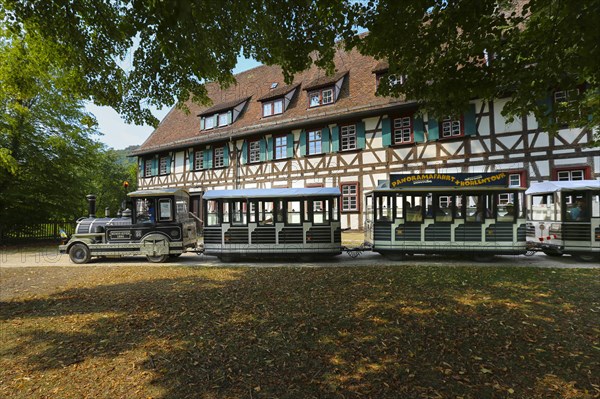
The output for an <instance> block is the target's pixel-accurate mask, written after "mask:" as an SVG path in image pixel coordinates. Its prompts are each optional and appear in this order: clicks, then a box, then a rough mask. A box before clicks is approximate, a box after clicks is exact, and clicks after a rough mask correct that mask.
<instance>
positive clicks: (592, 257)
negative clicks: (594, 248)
mask: <svg viewBox="0 0 600 399" xmlns="http://www.w3.org/2000/svg"><path fill="white" fill-rule="evenodd" d="M573 257H574V258H575V259H577V260H578V261H580V262H594V261H597V260H600V256H599V255H596V254H577V255H573Z"/></svg>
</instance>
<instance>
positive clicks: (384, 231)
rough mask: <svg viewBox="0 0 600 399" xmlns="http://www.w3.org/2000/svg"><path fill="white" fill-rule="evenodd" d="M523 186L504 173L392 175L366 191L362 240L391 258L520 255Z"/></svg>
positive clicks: (522, 250)
mask: <svg viewBox="0 0 600 399" xmlns="http://www.w3.org/2000/svg"><path fill="white" fill-rule="evenodd" d="M524 191H525V189H524V188H520V187H508V181H507V176H506V175H505V174H504V173H477V174H469V173H461V174H454V175H449V174H437V173H436V174H415V175H391V176H390V187H388V188H378V189H375V190H373V191H372V192H370V193H367V194H366V198H365V203H366V206H367V221H366V228H365V241H366V242H367V244H370V246H371V247H372V249H373V251H375V252H378V253H380V254H382V255H384V256H389V257H393V258H402V257H404V256H405V255H412V254H470V255H473V256H475V257H476V258H480V259H482V260H483V259H489V258H491V257H492V256H493V255H520V254H524V253H525V252H526V240H525V229H526V220H525V212H524Z"/></svg>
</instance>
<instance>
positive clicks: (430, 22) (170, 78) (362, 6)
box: [0, 0, 600, 131]
mask: <svg viewBox="0 0 600 399" xmlns="http://www.w3.org/2000/svg"><path fill="white" fill-rule="evenodd" d="M0 4H2V5H3V7H4V9H5V15H4V20H5V21H6V22H7V23H9V24H10V26H11V27H12V28H13V29H15V30H24V31H25V32H28V33H35V34H39V35H41V37H43V39H44V40H45V41H47V42H49V43H52V44H53V45H54V46H55V48H57V49H58V51H59V52H60V54H61V56H62V57H61V58H63V59H64V60H65V63H66V65H69V66H70V67H71V68H72V69H73V70H76V71H77V72H78V74H77V75H76V76H75V77H76V79H75V78H74V80H73V83H77V84H78V86H77V87H78V90H79V92H80V93H81V94H82V95H83V96H86V97H90V98H93V99H94V101H95V102H96V103H98V104H100V105H109V106H112V107H113V108H115V109H116V110H117V111H118V112H121V113H123V114H124V115H125V116H126V117H127V118H128V120H130V121H135V122H141V121H146V122H150V123H156V122H157V121H156V120H155V119H154V118H153V117H152V115H151V114H150V113H149V112H148V110H147V109H145V108H144V106H141V105H140V104H145V105H155V106H162V105H167V106H171V105H172V104H174V103H178V104H179V105H180V106H182V104H183V102H184V101H186V100H188V99H190V98H191V99H192V100H193V101H196V102H203V103H206V102H208V101H209V100H208V98H207V96H206V90H205V88H204V86H203V82H205V81H208V80H210V81H217V82H219V83H221V84H222V85H228V84H231V83H232V82H233V81H234V77H233V75H232V69H233V67H234V65H235V62H236V58H237V56H238V54H240V53H242V54H244V55H245V56H246V57H253V58H255V59H256V60H258V61H260V62H263V63H266V64H278V65H281V67H282V69H283V71H284V75H285V76H286V78H287V79H288V81H289V80H290V79H291V78H292V76H293V74H294V73H297V72H299V71H302V70H304V69H306V68H307V67H308V66H310V65H311V64H312V63H313V62H314V63H316V64H317V65H319V66H321V67H323V68H324V69H325V70H327V71H328V72H332V71H333V68H334V66H333V63H332V59H333V54H334V49H335V46H336V45H340V43H343V45H344V46H346V47H347V48H354V47H356V48H358V49H359V50H360V51H361V52H362V53H364V54H368V55H372V56H374V57H376V58H378V59H381V60H385V61H387V62H388V63H389V74H390V75H396V76H397V75H405V76H406V79H405V82H404V83H403V84H402V85H389V84H387V85H383V86H382V87H381V89H380V93H381V94H384V95H395V96H405V97H406V98H409V99H414V100H415V101H418V102H419V103H420V104H421V105H422V107H423V109H424V110H427V111H429V112H431V113H433V114H434V115H436V116H438V117H439V116H442V115H448V114H457V113H459V112H460V111H462V110H463V109H464V108H465V107H466V104H467V102H468V101H469V100H470V99H472V98H474V97H478V98H484V99H491V98H497V97H500V96H506V95H510V97H511V100H510V101H509V103H508V104H507V106H506V107H505V108H504V113H505V114H506V115H512V116H517V117H518V116H520V115H524V114H527V113H529V112H533V113H534V114H535V115H536V116H537V117H538V119H539V120H540V121H541V122H542V123H543V127H544V128H547V129H549V130H550V131H555V130H556V129H557V127H558V126H560V125H561V124H563V123H569V124H571V125H572V126H580V127H588V128H589V127H593V126H597V125H598V124H599V122H600V99H599V96H600V94H599V92H600V90H599V89H600V88H599V76H598V75H599V73H600V72H599V71H600V65H599V62H600V61H599V60H600V54H599V50H598V46H599V45H598V43H600V37H599V35H600V33H599V32H600V30H599V29H597V25H598V17H597V16H598V15H600V0H581V1H577V2H568V1H561V0H529V1H523V0H403V1H401V2H399V1H392V0H382V1H368V2H367V1H363V2H355V1H350V0H346V1H341V2H340V1H336V0H318V1H317V0H312V1H306V0H302V1H301V0H293V1H287V2H281V1H278V0H262V1H258V0H240V1H231V0H230V1H224V2H219V3H214V2H207V1H190V0H188V1H180V0H165V1H152V0H136V1H130V0H105V1H100V2H81V1H69V0H49V1H45V2H42V3H40V2H35V3H32V2H29V1H26V0H0ZM0 17H1V16H0ZM359 27H362V28H366V29H367V30H368V31H369V32H370V33H369V34H368V35H358V34H357V32H358V29H359ZM336 43H337V44H336ZM484 54H487V58H486V56H484ZM486 59H487V61H488V62H486ZM125 64H126V65H125ZM556 89H563V90H567V91H568V92H569V93H570V99H569V101H565V102H561V103H560V104H559V106H554V107H550V106H549V105H550V104H551V102H548V101H547V98H548V96H549V95H551V93H552V91H553V90H556ZM574 89H580V91H579V92H576V91H574Z"/></svg>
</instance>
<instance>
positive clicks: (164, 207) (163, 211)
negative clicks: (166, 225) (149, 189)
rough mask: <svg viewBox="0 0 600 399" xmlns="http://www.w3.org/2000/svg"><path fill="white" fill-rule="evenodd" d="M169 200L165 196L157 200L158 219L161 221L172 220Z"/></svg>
mask: <svg viewBox="0 0 600 399" xmlns="http://www.w3.org/2000/svg"><path fill="white" fill-rule="evenodd" d="M171 207H172V205H171V200H170V199H167V198H163V199H160V200H158V209H159V213H158V220H159V221H161V222H164V221H169V220H173V216H172V215H171Z"/></svg>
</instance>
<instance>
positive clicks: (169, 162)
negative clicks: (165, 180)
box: [167, 154, 171, 175]
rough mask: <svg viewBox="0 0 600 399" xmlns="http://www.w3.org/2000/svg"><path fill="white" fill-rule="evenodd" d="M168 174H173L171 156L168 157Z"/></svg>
mask: <svg viewBox="0 0 600 399" xmlns="http://www.w3.org/2000/svg"><path fill="white" fill-rule="evenodd" d="M167 174H168V175H169V174H171V154H169V155H167Z"/></svg>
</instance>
